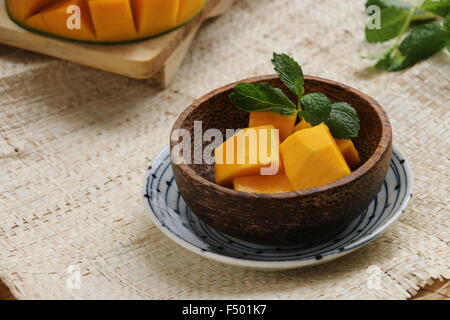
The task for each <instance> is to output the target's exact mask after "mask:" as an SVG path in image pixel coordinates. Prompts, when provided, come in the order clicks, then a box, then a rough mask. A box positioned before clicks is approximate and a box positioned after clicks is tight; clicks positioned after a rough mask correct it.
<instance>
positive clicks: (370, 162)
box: [171, 74, 392, 199]
mask: <svg viewBox="0 0 450 320" xmlns="http://www.w3.org/2000/svg"><path fill="white" fill-rule="evenodd" d="M304 77H305V82H307V81H318V82H323V83H326V84H328V85H332V86H335V87H338V88H339V89H341V90H345V91H351V92H352V93H353V94H355V95H357V96H359V97H361V98H362V99H364V100H366V101H367V102H368V104H369V105H370V106H371V107H372V108H373V109H374V110H375V112H376V114H377V116H378V117H379V119H380V122H381V124H382V132H381V137H380V142H379V144H378V146H377V148H376V149H375V151H374V152H373V154H372V156H371V157H370V158H369V159H367V161H366V162H365V163H364V164H363V165H361V166H360V167H359V168H358V169H356V170H355V171H353V172H352V173H351V174H349V175H348V176H346V177H344V178H342V179H339V180H336V181H334V182H332V183H329V184H327V185H325V186H321V187H315V188H309V189H303V190H298V191H292V192H283V193H249V192H243V191H237V190H234V189H231V188H227V187H223V186H220V185H218V184H216V183H214V182H211V181H209V180H208V179H206V178H204V177H202V176H201V175H199V174H198V173H196V172H195V171H194V170H193V169H192V168H191V167H190V166H189V165H187V164H178V165H177V167H179V168H180V170H181V171H183V173H184V174H186V175H187V176H188V177H189V179H192V180H194V181H195V182H196V183H198V184H201V185H205V186H208V187H210V188H213V189H216V190H217V191H219V192H223V193H227V194H229V195H232V196H236V197H244V198H266V199H267V198H272V199H289V198H295V197H298V196H306V195H311V194H314V193H319V192H325V191H328V190H330V189H333V188H337V187H340V186H343V185H345V184H347V183H350V182H352V181H355V180H357V179H359V178H361V177H362V176H364V175H365V174H366V173H367V172H368V171H369V170H371V169H372V168H373V167H374V166H375V165H376V164H377V163H378V162H379V161H380V159H381V158H382V157H383V155H384V153H385V152H387V151H388V147H389V145H390V143H391V140H392V128H391V124H390V121H389V118H388V117H387V114H386V112H385V111H384V109H383V108H382V107H381V105H380V104H379V103H378V102H377V101H375V100H374V99H373V98H371V97H369V96H368V95H366V94H364V93H362V92H360V91H359V90H356V89H354V88H352V87H350V86H347V85H345V84H343V83H340V82H337V81H334V80H329V79H325V78H321V77H316V76H310V75H305V76H304ZM274 79H279V76H278V75H276V74H271V75H262V76H256V77H250V78H246V79H242V80H240V81H236V82H233V83H230V84H227V85H224V86H222V87H219V88H217V89H214V90H212V91H211V92H209V93H207V94H205V95H204V96H202V97H201V98H199V99H197V100H195V101H194V102H193V103H192V104H191V105H190V106H189V107H187V108H186V109H185V110H184V111H183V112H182V113H181V114H180V115H179V117H178V119H177V120H176V121H175V123H174V125H173V127H172V131H171V132H173V131H174V130H176V129H179V128H181V126H182V124H183V123H184V121H185V120H186V118H187V117H188V116H189V115H190V114H191V113H192V112H193V111H194V110H195V109H196V108H198V107H199V106H200V105H202V104H203V103H205V102H206V101H208V100H209V99H211V98H213V97H215V96H216V95H218V94H221V93H223V92H225V91H228V90H230V89H232V88H234V87H235V86H236V84H238V83H242V82H246V83H254V82H261V81H270V80H274Z"/></svg>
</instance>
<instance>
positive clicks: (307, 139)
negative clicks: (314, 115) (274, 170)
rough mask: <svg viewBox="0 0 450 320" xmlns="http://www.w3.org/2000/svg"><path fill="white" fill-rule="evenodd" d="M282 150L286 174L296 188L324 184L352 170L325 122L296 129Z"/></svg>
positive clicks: (282, 146)
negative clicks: (307, 127)
mask: <svg viewBox="0 0 450 320" xmlns="http://www.w3.org/2000/svg"><path fill="white" fill-rule="evenodd" d="M280 151H281V156H282V158H283V164H284V170H285V172H286V176H287V177H288V179H289V181H290V182H291V184H292V185H293V186H294V188H295V189H296V190H301V189H308V188H314V187H320V186H324V185H326V184H329V183H331V182H334V181H336V180H339V179H341V178H343V177H345V176H347V175H349V174H350V173H351V171H350V168H349V167H348V165H347V163H346V162H345V159H344V157H343V156H342V153H341V152H340V151H339V148H338V146H337V145H336V142H335V141H334V138H333V137H332V135H331V133H330V130H329V129H328V127H327V126H326V125H325V124H323V123H322V124H320V125H318V126H315V127H312V128H309V129H303V130H299V131H297V132H295V133H294V134H292V135H291V136H289V137H288V138H287V139H286V140H285V141H284V142H283V143H282V144H281V146H280Z"/></svg>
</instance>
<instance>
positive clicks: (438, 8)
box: [419, 0, 450, 17]
mask: <svg viewBox="0 0 450 320" xmlns="http://www.w3.org/2000/svg"><path fill="white" fill-rule="evenodd" d="M419 9H420V10H423V11H427V12H431V13H434V14H437V15H439V16H441V17H445V16H446V15H448V14H449V13H450V0H425V1H424V2H423V4H422V6H420V8H419Z"/></svg>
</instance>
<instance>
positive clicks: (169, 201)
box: [143, 147, 413, 270]
mask: <svg viewBox="0 0 450 320" xmlns="http://www.w3.org/2000/svg"><path fill="white" fill-rule="evenodd" d="M412 180H413V179H412V173H411V170H410V168H409V166H408V163H407V161H406V160H405V158H404V157H403V155H402V154H401V152H400V151H399V150H398V149H396V148H394V152H393V155H392V160H391V165H390V168H389V171H388V174H387V176H386V180H385V182H384V184H383V187H382V188H381V190H380V192H379V193H378V195H377V196H376V198H375V199H373V201H372V202H371V203H370V205H369V206H368V207H367V208H366V209H365V210H364V211H363V212H362V213H361V215H360V216H358V217H357V218H356V219H355V220H354V221H353V222H352V223H350V224H349V225H348V226H347V227H346V228H345V229H344V230H342V231H341V232H339V233H338V234H337V235H336V236H334V238H333V239H330V240H328V241H326V242H322V243H310V244H308V245H302V246H291V247H271V246H262V245H258V244H253V243H248V242H244V241H241V240H238V239H235V238H233V237H230V236H228V235H226V234H223V233H221V232H218V231H216V230H214V229H213V228H211V227H209V226H208V225H207V224H205V223H203V222H202V221H201V220H200V219H198V218H197V216H196V215H195V214H194V213H193V212H192V211H191V210H190V209H189V207H187V205H186V203H185V202H184V200H183V198H182V197H181V195H180V193H179V192H178V187H177V185H176V183H175V180H174V178H173V174H172V169H171V165H170V151H169V148H168V147H167V148H165V149H164V150H163V151H162V152H161V153H160V154H159V155H158V156H157V157H156V159H155V160H154V161H153V163H152V166H151V167H150V168H149V170H148V172H147V174H146V175H145V181H144V188H143V196H144V201H145V206H146V207H147V208H148V212H149V213H150V217H151V219H152V221H153V222H154V223H155V225H156V226H157V227H158V228H159V229H160V230H161V231H162V232H163V233H164V234H165V235H166V236H168V237H169V238H170V239H172V240H173V241H175V242H176V243H178V244H179V245H181V246H182V247H184V248H186V249H188V250H190V251H192V252H194V253H196V254H199V255H201V256H203V257H205V258H209V259H212V260H216V261H219V262H222V263H227V264H231V265H235V266H242V267H248V268H256V269H266V270H267V269H271V270H283V269H291V268H299V267H304V266H311V265H315V264H319V263H324V262H328V261H331V260H334V259H336V258H339V257H341V256H343V255H346V254H349V253H350V252H352V251H354V250H356V249H359V248H361V247H363V246H365V245H367V244H368V243H369V242H371V241H373V240H374V239H376V238H377V237H378V236H379V235H380V234H381V233H382V232H383V231H384V230H385V229H386V228H387V227H388V226H389V225H391V224H392V223H393V222H394V221H395V220H397V219H398V218H399V217H400V216H401V214H402V213H403V212H404V211H405V207H406V205H407V204H408V202H409V199H410V197H411V192H412Z"/></svg>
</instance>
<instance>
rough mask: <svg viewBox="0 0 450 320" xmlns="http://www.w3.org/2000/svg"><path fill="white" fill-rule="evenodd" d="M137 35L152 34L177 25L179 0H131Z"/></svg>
mask: <svg viewBox="0 0 450 320" xmlns="http://www.w3.org/2000/svg"><path fill="white" fill-rule="evenodd" d="M131 6H132V9H133V15H134V21H135V24H136V27H137V31H138V33H139V36H146V37H148V36H152V35H156V34H159V33H161V32H164V31H166V30H170V29H173V28H174V27H175V26H176V25H177V18H178V9H179V0H151V1H149V0H131Z"/></svg>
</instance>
